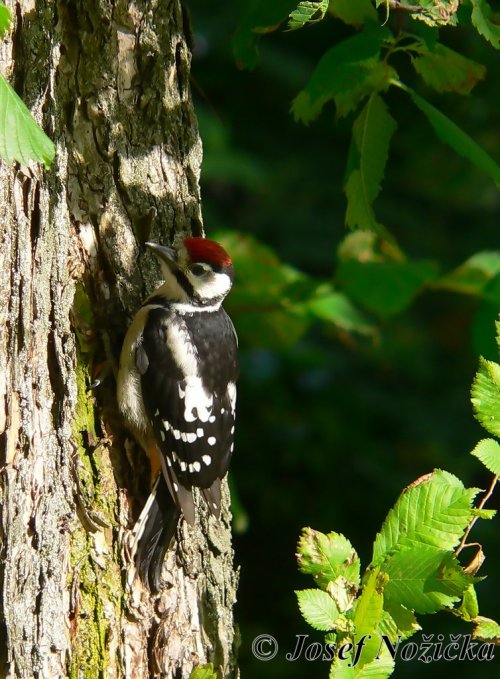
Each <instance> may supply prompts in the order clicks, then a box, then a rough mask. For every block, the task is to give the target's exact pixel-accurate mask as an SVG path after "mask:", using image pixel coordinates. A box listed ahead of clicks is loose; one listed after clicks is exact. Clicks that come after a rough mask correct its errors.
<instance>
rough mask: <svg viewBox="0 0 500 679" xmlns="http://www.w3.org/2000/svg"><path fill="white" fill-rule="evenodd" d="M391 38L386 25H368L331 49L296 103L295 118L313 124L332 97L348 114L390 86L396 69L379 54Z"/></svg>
mask: <svg viewBox="0 0 500 679" xmlns="http://www.w3.org/2000/svg"><path fill="white" fill-rule="evenodd" d="M391 37H392V35H391V33H390V32H389V31H388V30H387V29H386V28H383V27H379V26H374V25H373V24H367V25H366V26H365V28H364V29H363V31H361V32H359V33H356V35H353V36H352V37H350V38H347V39H346V40H343V41H342V42H340V43H338V44H337V45H335V46H334V47H332V48H331V49H329V50H328V51H327V52H326V53H325V54H324V55H323V56H322V57H321V59H320V61H319V62H318V64H317V66H316V68H315V69H314V71H313V74H312V76H311V78H310V80H309V82H308V83H307V85H306V87H305V88H304V89H303V90H302V91H301V92H300V93H299V94H298V95H297V97H296V98H295V100H294V101H293V103H292V113H293V115H294V117H295V119H296V120H301V121H302V122H304V123H309V122H310V121H311V120H313V119H314V118H316V117H317V116H318V115H319V114H320V112H321V110H322V108H323V106H324V105H325V104H326V102H328V101H331V100H332V99H333V100H335V105H336V107H337V115H339V116H342V115H346V114H347V113H348V112H349V111H350V110H352V109H353V108H355V107H356V106H357V105H358V103H359V102H360V101H361V100H362V99H363V98H364V97H366V96H367V95H368V94H370V93H371V92H373V91H378V90H382V89H385V88H387V87H388V85H389V81H390V80H391V78H393V77H394V71H393V69H391V67H389V66H387V65H384V64H383V63H382V62H380V61H379V54H380V50H381V48H382V45H383V44H384V42H386V41H388V40H390V39H391Z"/></svg>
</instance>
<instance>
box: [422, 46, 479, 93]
mask: <svg viewBox="0 0 500 679" xmlns="http://www.w3.org/2000/svg"><path fill="white" fill-rule="evenodd" d="M412 62H413V66H414V67H415V70H416V71H417V73H419V74H420V75H421V76H422V78H423V79H424V81H425V82H426V83H427V85H430V87H433V88H434V89H435V90H437V91H438V92H458V93H460V94H469V92H470V91H471V90H472V88H473V87H474V85H476V83H477V82H478V81H479V80H482V79H483V78H484V76H485V75H486V69H485V67H484V66H482V65H481V64H478V63H477V62H475V61H472V60H471V59H466V58H465V57H464V56H462V55H461V54H459V53H458V52H455V51H454V50H452V49H450V48H449V47H445V46H444V45H441V44H440V43H438V44H437V45H436V46H435V47H434V49H432V50H429V51H426V52H424V53H421V54H419V56H417V57H414V58H413V59H412Z"/></svg>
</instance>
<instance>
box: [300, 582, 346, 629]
mask: <svg viewBox="0 0 500 679" xmlns="http://www.w3.org/2000/svg"><path fill="white" fill-rule="evenodd" d="M295 594H296V595H297V599H298V601H299V608H300V612H301V613H302V615H303V617H304V620H305V621H306V622H308V623H309V624H310V625H311V627H314V629H317V630H320V631H322V632H329V631H330V630H332V629H334V627H335V623H336V622H337V619H338V618H339V616H340V611H339V610H338V608H337V606H336V604H335V602H334V600H333V599H332V597H331V596H330V595H329V594H327V593H326V592H323V591H322V590H321V589H303V590H299V591H296V592H295Z"/></svg>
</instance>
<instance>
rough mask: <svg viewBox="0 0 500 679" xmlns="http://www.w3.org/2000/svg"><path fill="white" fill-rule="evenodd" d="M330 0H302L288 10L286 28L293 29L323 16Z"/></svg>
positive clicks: (314, 21) (315, 21) (318, 19)
mask: <svg viewBox="0 0 500 679" xmlns="http://www.w3.org/2000/svg"><path fill="white" fill-rule="evenodd" d="M329 2H330V0H316V2H314V0H303V1H302V2H299V4H298V5H297V8H296V9H294V10H293V12H290V16H289V21H288V29H289V30H290V31H295V30H296V29H298V28H302V27H303V26H305V24H315V23H317V22H318V21H321V19H323V18H324V16H325V14H326V11H327V9H328V3H329Z"/></svg>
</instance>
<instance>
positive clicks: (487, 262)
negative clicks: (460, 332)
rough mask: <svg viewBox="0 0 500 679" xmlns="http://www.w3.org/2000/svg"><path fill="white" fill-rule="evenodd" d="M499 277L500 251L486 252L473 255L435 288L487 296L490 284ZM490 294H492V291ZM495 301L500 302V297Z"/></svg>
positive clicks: (437, 283)
mask: <svg viewBox="0 0 500 679" xmlns="http://www.w3.org/2000/svg"><path fill="white" fill-rule="evenodd" d="M498 275H500V251H498V250H486V251H484V252H478V253H477V254H475V255H473V256H472V257H470V258H469V259H468V260H467V261H465V262H464V263H463V264H461V265H460V266H459V267H457V268H456V269H454V270H453V271H451V272H450V273H448V274H446V275H445V276H443V277H442V278H440V279H439V281H437V282H436V284H435V286H436V287H439V288H444V289H446V290H453V291H454V292H460V293H464V294H466V295H482V296H486V291H487V288H488V283H490V282H491V281H492V280H494V279H495V278H496V277H497V276H498ZM488 294H491V291H489V293H488ZM493 301H498V302H500V297H499V299H498V300H493Z"/></svg>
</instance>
